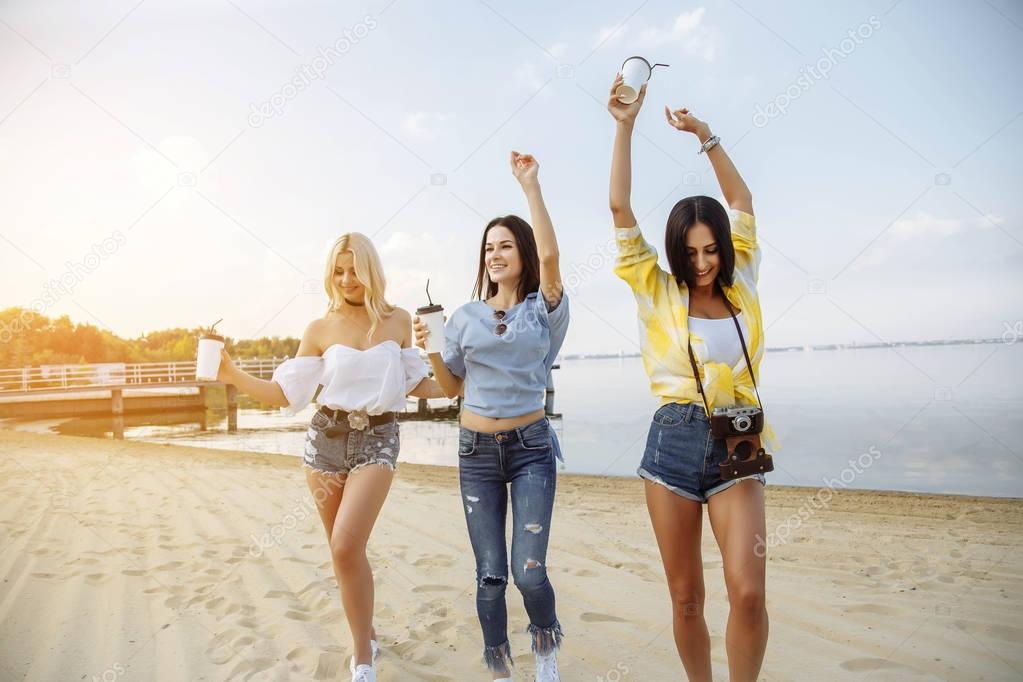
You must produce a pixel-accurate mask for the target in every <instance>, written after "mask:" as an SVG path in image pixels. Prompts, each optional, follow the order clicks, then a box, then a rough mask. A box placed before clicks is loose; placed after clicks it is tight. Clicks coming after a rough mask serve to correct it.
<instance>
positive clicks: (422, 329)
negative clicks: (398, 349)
mask: <svg viewBox="0 0 1023 682" xmlns="http://www.w3.org/2000/svg"><path fill="white" fill-rule="evenodd" d="M412 331H413V332H415V335H416V341H415V344H416V348H420V349H422V350H426V337H427V336H429V335H430V330H429V329H428V328H427V327H426V325H425V324H423V322H422V320H420V319H419V316H418V315H416V316H415V317H413V318H412Z"/></svg>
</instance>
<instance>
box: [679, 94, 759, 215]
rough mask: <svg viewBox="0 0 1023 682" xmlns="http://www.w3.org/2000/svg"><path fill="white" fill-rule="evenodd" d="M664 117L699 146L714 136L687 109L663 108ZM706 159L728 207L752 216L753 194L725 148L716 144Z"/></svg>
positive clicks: (708, 128) (707, 126)
mask: <svg viewBox="0 0 1023 682" xmlns="http://www.w3.org/2000/svg"><path fill="white" fill-rule="evenodd" d="M664 116H665V117H666V118H667V119H668V124H669V125H671V127H673V128H675V129H676V130H681V131H683V132H687V133H693V134H694V135H696V137H697V138H699V140H700V144H701V145H702V144H703V143H705V142H706V141H707V140H709V139H710V138H711V137H713V136H714V134H713V133H712V132H711V131H710V126H709V125H707V123H705V122H704V121H701V120H700V119H698V118H696V117H695V116H693V115H692V114H690V113H689V109H687V108H685V107H682V108H681V109H676V110H675V111H672V110H670V109H669V108H668V107H667V106H665V107H664ZM707 157H708V158H709V159H710V164H711V166H713V167H714V175H716V176H717V179H718V185H720V186H721V193H722V194H724V195H725V201H726V202H727V203H728V207H729V208H734V209H737V210H739V211H742V212H743V213H749V214H750V215H753V194H752V193H751V192H750V191H749V187H747V186H746V182H745V181H744V180H743V179H742V176H741V175H739V171H738V170H736V168H735V164H733V163H732V160H731V159H730V158H728V154H727V153H726V152H725V148H724V147H723V146H721V145H720V144H716V145H714V147H713V148H711V150H710V151H708V152H707Z"/></svg>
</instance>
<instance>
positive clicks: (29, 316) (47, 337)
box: [0, 308, 299, 368]
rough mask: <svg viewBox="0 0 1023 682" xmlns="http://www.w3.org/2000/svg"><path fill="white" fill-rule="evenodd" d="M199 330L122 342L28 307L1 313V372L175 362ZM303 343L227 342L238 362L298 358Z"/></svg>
mask: <svg viewBox="0 0 1023 682" xmlns="http://www.w3.org/2000/svg"><path fill="white" fill-rule="evenodd" d="M200 333H201V330H200V329H199V328H198V327H197V328H195V329H184V328H180V327H178V328H174V329H161V330H159V331H154V332H149V333H147V334H144V335H142V336H140V337H138V338H136V339H123V338H121V337H120V336H117V335H116V334H114V333H112V332H109V331H107V330H105V329H100V328H99V327H96V326H95V325H91V324H86V323H76V322H72V321H71V319H70V318H69V317H68V316H67V315H63V316H61V317H57V318H49V317H46V316H45V315H40V314H38V313H35V312H33V311H30V310H25V309H24V308H8V309H6V310H2V311H0V368H13V367H26V366H38V365H61V364H72V365H74V364H93V363H101V362H126V363H132V362H174V361H188V360H194V359H195V353H196V346H197V345H198V340H199V334H200ZM298 343H299V339H296V338H292V337H283V338H282V337H279V336H273V337H261V338H258V339H232V338H227V339H226V342H225V345H226V347H227V350H228V352H229V353H231V355H232V357H235V358H242V359H244V358H270V357H278V358H279V357H294V355H295V353H296V352H297V351H298Z"/></svg>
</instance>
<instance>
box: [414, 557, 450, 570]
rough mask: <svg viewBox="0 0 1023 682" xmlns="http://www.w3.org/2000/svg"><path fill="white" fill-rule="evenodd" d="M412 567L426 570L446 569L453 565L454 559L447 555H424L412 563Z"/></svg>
mask: <svg viewBox="0 0 1023 682" xmlns="http://www.w3.org/2000/svg"><path fill="white" fill-rule="evenodd" d="M412 565H413V566H425V567H427V568H448V567H450V566H454V565H455V558H454V557H453V556H449V555H447V554H426V555H424V556H421V557H419V558H418V559H416V560H415V561H413V562H412Z"/></svg>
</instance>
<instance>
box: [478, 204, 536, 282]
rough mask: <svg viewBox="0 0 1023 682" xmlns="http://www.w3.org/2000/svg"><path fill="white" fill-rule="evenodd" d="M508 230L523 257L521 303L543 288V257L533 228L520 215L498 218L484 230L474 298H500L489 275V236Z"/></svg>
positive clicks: (520, 280)
mask: <svg viewBox="0 0 1023 682" xmlns="http://www.w3.org/2000/svg"><path fill="white" fill-rule="evenodd" d="M498 225H500V226H502V227H507V228H508V229H509V230H511V233H512V237H513V238H514V239H515V246H516V247H518V249H519V257H520V258H521V259H522V274H521V275H520V276H519V287H518V301H516V302H521V301H524V300H525V299H526V296H527V295H528V294H530V293H531V292H534V291H536V290H537V289H539V288H540V254H539V252H538V251H537V250H536V237H534V236H533V228H532V227H530V226H529V223H527V222H526V221H525V220H523V219H522V218H520V217H518V216H517V215H506V216H498V217H497V218H494V219H493V220H491V221H490V222H489V223H487V226H486V228H484V230H483V238H482V239H481V240H480V267H479V271H478V272H477V273H476V286H475V289H474V293H473V296H474V297H475V298H477V299H479V300H481V301H483V300H486V299H488V298H491V297H492V296H495V295H497V283H495V282H491V281H490V273H489V272H487V262H486V257H487V234H488V233H489V232H490V229H491V228H493V227H497V226H498Z"/></svg>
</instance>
